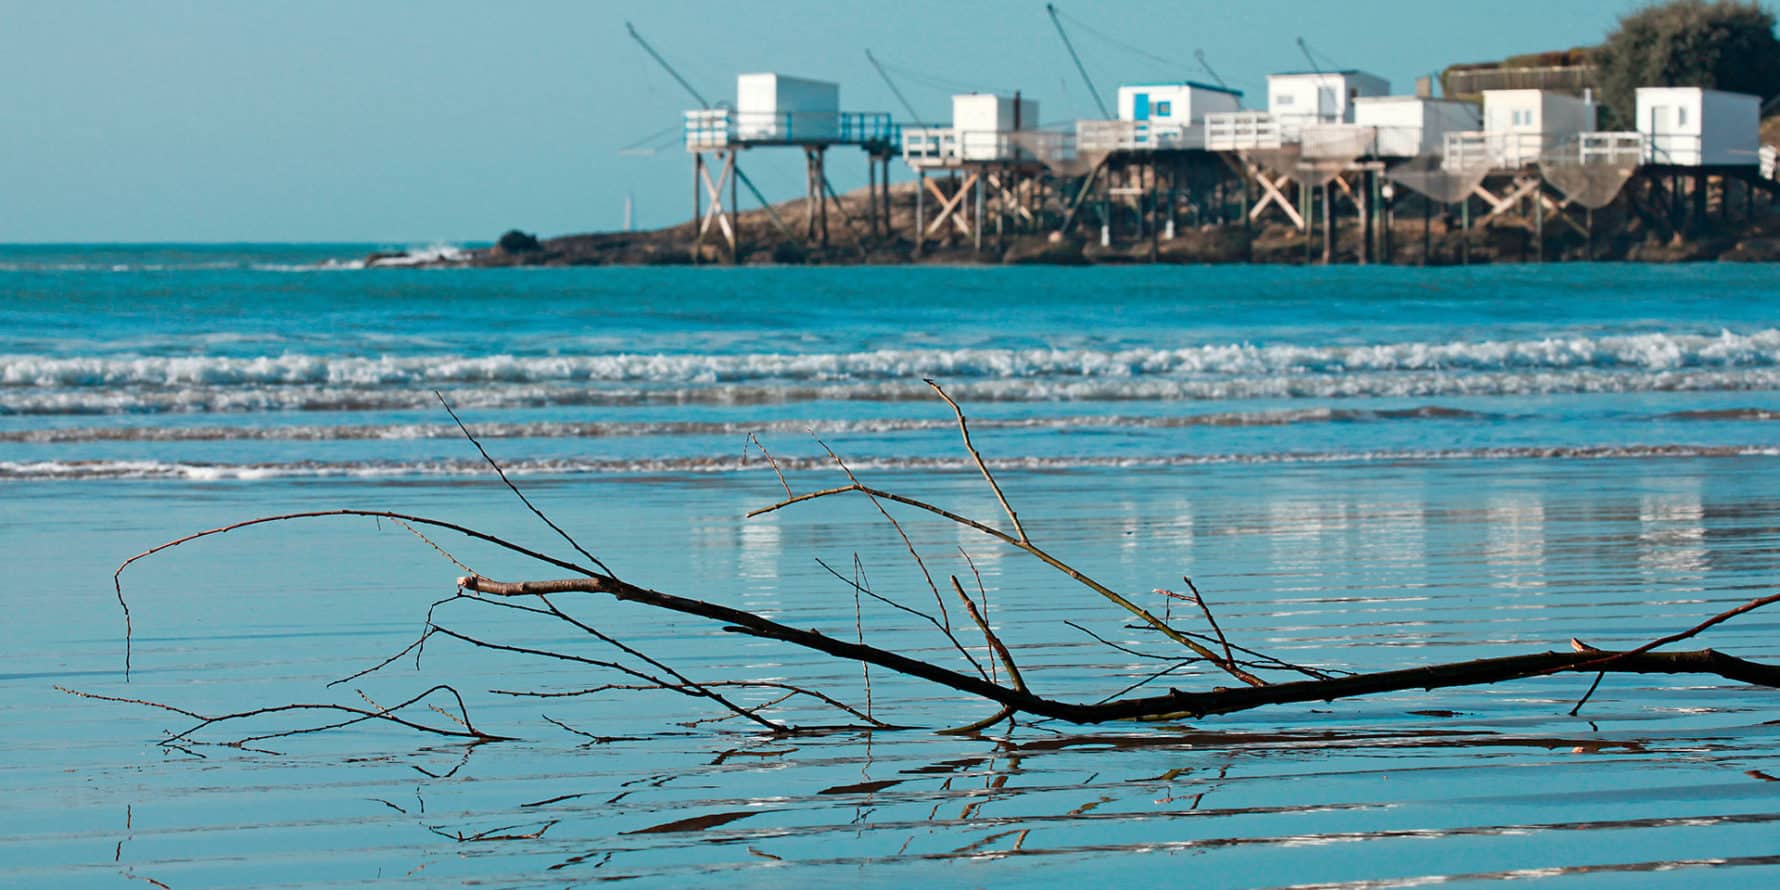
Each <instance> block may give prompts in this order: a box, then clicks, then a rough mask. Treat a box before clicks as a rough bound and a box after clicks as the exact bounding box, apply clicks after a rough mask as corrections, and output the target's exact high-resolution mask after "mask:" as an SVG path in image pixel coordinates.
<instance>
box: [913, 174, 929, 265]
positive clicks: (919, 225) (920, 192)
mask: <svg viewBox="0 0 1780 890" xmlns="http://www.w3.org/2000/svg"><path fill="white" fill-rule="evenodd" d="M926 198H927V171H926V170H922V171H921V172H920V173H919V175H918V178H917V179H916V181H915V247H914V256H915V257H916V258H917V259H918V258H920V256H921V245H922V244H923V243H925V242H926V241H927V228H926V226H927V200H926Z"/></svg>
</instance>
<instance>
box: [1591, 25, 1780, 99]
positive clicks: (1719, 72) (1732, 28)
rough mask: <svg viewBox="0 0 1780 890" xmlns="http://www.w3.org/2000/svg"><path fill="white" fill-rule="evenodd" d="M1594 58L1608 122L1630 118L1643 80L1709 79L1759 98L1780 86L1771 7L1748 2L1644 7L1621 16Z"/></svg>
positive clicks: (1680, 82) (1713, 85) (1701, 83)
mask: <svg viewBox="0 0 1780 890" xmlns="http://www.w3.org/2000/svg"><path fill="white" fill-rule="evenodd" d="M1595 64H1596V66H1597V67H1598V69H1599V78H1600V87H1601V100H1602V102H1603V103H1604V104H1605V106H1606V109H1607V113H1608V114H1609V115H1611V116H1612V118H1613V121H1612V122H1611V125H1613V126H1622V127H1629V126H1630V125H1631V123H1632V121H1633V119H1634V115H1635V113H1636V108H1637V98H1636V91H1637V88H1638V87H1641V86H1684V87H1707V88H1709V89H1719V90H1730V91H1732V92H1737V93H1751V94H1754V95H1757V96H1760V97H1762V98H1763V99H1767V98H1770V97H1772V96H1773V95H1774V94H1776V93H1780V38H1776V37H1775V36H1774V15H1773V13H1771V12H1768V11H1767V10H1765V9H1763V8H1762V7H1761V6H1760V5H1758V4H1756V3H1753V2H1749V3H1745V2H1737V0H1716V2H1712V3H1707V2H1705V0H1671V2H1669V3H1664V4H1661V5H1656V6H1648V7H1645V8H1644V9H1641V10H1639V11H1637V12H1634V13H1632V14H1630V15H1628V16H1626V17H1624V18H1622V19H1620V20H1619V28H1618V29H1617V30H1615V31H1614V32H1613V33H1612V34H1609V35H1607V40H1606V42H1605V43H1604V44H1602V45H1601V48H1600V49H1599V50H1597V51H1596V53H1595ZM1604 123H1607V122H1604Z"/></svg>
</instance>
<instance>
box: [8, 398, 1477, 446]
mask: <svg viewBox="0 0 1780 890" xmlns="http://www.w3.org/2000/svg"><path fill="white" fill-rule="evenodd" d="M1496 416H1498V415H1494V414H1487V413H1482V412H1477V411H1466V410H1463V409H1458V408H1446V407H1442V406H1439V405H1424V406H1420V407H1415V408H1401V409H1381V410H1367V409H1352V410H1349V409H1331V408H1305V409H1297V410H1286V411H1237V412H1222V413H1212V414H1188V415H1174V416H1167V417H1145V416H1135V415H1113V414H1096V415H1073V416H1066V417H1024V418H1012V419H1009V418H977V419H974V420H972V421H971V425H972V426H974V427H977V428H978V429H1041V430H1053V429H1055V430H1068V429H1180V428H1186V427H1250V426H1286V425H1290V424H1301V423H1363V422H1368V421H1383V420H1476V419H1485V418H1492V417H1496ZM956 428H957V425H956V422H955V421H952V420H948V419H924V418H902V417H884V418H865V419H858V420H768V421H724V420H710V421H699V420H670V421H636V422H614V423H569V422H559V421H534V422H529V423H480V424H477V425H476V436H477V437H478V438H482V439H600V438H616V437H630V436H736V435H747V434H749V433H803V432H814V433H817V434H821V435H832V434H836V433H868V434H869V433H895V432H911V431H920V430H952V429H956ZM462 436H463V432H462V431H460V430H459V429H458V428H457V427H456V426H454V425H451V424H440V423H400V424H384V425H374V424H358V425H345V426H329V425H324V424H284V425H278V426H190V427H164V426H102V427H66V428H59V429H57V428H51V429H28V430H10V431H0V442H22V443H30V444H35V445H48V444H64V443H73V442H239V441H365V440H383V441H389V440H415V439H458V438H462Z"/></svg>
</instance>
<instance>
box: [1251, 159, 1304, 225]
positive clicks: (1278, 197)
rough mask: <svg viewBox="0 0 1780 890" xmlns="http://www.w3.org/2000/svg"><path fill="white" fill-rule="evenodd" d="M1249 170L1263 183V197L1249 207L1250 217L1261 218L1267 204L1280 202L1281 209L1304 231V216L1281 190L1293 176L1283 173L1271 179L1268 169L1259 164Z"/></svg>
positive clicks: (1257, 180)
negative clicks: (1268, 175)
mask: <svg viewBox="0 0 1780 890" xmlns="http://www.w3.org/2000/svg"><path fill="white" fill-rule="evenodd" d="M1249 171H1250V172H1251V173H1253V174H1254V176H1255V181H1256V182H1258V183H1260V184H1261V199H1260V200H1259V201H1256V202H1255V206H1253V207H1251V208H1249V211H1248V218H1249V219H1260V218H1261V214H1262V213H1264V212H1265V211H1266V210H1267V205H1269V204H1278V205H1279V209H1281V210H1283V211H1285V214H1286V216H1287V217H1288V218H1290V219H1291V221H1292V225H1294V226H1297V227H1298V229H1299V230H1300V231H1302V230H1303V229H1304V217H1303V216H1301V215H1299V213H1298V208H1296V207H1293V206H1292V202H1291V201H1288V200H1286V195H1285V192H1283V191H1281V190H1280V188H1281V187H1282V186H1284V185H1285V184H1286V183H1287V182H1290V181H1291V178H1292V177H1290V176H1287V175H1286V174H1284V173H1281V174H1279V176H1278V177H1277V178H1275V179H1272V180H1269V179H1268V178H1267V171H1265V170H1262V169H1261V168H1260V167H1259V166H1252V167H1250V168H1249Z"/></svg>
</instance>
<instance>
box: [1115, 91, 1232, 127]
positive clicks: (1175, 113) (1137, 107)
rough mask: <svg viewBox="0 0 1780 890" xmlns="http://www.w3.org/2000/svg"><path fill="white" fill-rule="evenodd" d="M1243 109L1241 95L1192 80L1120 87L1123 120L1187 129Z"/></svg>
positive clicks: (1120, 116) (1120, 114)
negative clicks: (1225, 113) (1219, 115)
mask: <svg viewBox="0 0 1780 890" xmlns="http://www.w3.org/2000/svg"><path fill="white" fill-rule="evenodd" d="M1241 107H1242V93H1241V92H1239V91H1237V90H1232V89H1229V88H1227V87H1216V86H1211V85H1210V84H1203V83H1195V82H1193V81H1190V80H1183V81H1180V82H1177V83H1134V84H1124V85H1122V86H1120V87H1119V120H1126V121H1150V122H1152V123H1154V124H1156V125H1158V126H1161V125H1175V126H1186V125H1189V124H1202V123H1204V122H1205V116H1206V115H1208V114H1217V113H1219V112H1225V111H1236V110H1237V109H1239V108H1241Z"/></svg>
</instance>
